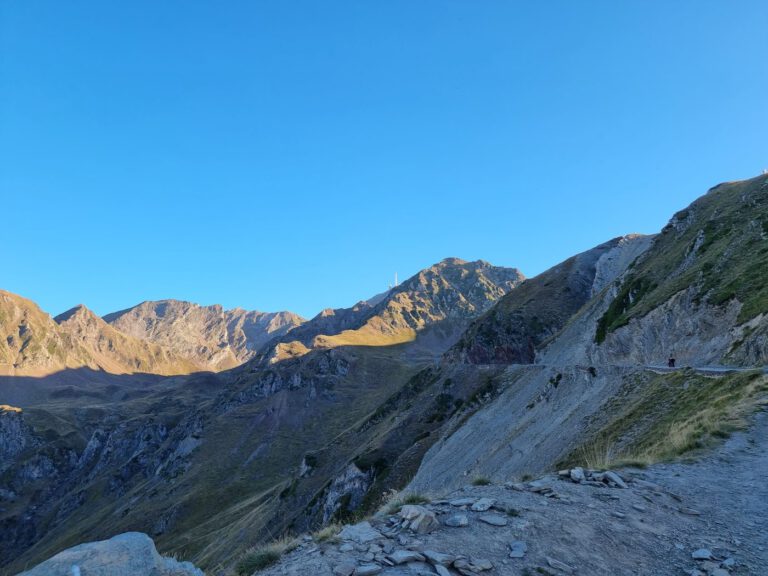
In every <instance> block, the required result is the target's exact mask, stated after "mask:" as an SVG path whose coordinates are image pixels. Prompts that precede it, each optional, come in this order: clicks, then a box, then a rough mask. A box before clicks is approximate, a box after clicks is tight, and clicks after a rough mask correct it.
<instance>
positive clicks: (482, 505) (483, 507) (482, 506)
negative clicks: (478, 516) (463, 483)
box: [472, 498, 496, 512]
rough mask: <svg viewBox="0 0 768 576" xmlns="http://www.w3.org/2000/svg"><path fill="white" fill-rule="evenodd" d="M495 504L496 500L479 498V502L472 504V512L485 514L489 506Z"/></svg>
mask: <svg viewBox="0 0 768 576" xmlns="http://www.w3.org/2000/svg"><path fill="white" fill-rule="evenodd" d="M495 503H496V500H494V499H493V498H480V500H478V501H477V502H475V503H474V504H472V510H473V511H475V512H486V511H487V510H490V509H491V506H493V505H494V504H495Z"/></svg>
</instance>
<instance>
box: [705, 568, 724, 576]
mask: <svg viewBox="0 0 768 576" xmlns="http://www.w3.org/2000/svg"><path fill="white" fill-rule="evenodd" d="M709 576H729V572H728V570H726V569H725V568H715V569H714V570H712V571H711V572H710V573H709Z"/></svg>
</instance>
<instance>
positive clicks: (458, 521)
mask: <svg viewBox="0 0 768 576" xmlns="http://www.w3.org/2000/svg"><path fill="white" fill-rule="evenodd" d="M443 524H445V525H446V526H450V527H452V528H462V527H464V526H467V525H468V524H469V518H467V515H466V514H452V515H451V516H448V518H446V519H445V521H444V522H443Z"/></svg>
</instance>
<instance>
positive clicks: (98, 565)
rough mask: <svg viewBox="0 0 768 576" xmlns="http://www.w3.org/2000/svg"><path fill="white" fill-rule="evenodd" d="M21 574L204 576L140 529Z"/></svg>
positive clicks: (74, 550) (90, 544) (63, 554)
mask: <svg viewBox="0 0 768 576" xmlns="http://www.w3.org/2000/svg"><path fill="white" fill-rule="evenodd" d="M19 576H204V574H203V572H202V571H201V570H200V569H198V568H196V567H195V566H194V565H193V564H191V563H190V562H178V561H176V560H174V559H172V558H165V557H163V556H160V554H158V552H157V549H156V548H155V543H154V542H152V539H151V538H150V537H149V536H147V535H146V534H142V533H141V532H126V533H125V534H119V535H117V536H115V537H113V538H110V539H109V540H101V541H99V542H87V543H85V544H80V545H78V546H75V547H73V548H68V549H66V550H64V551H63V552H59V553H58V554H56V556H54V557H53V558H50V559H48V560H46V561H45V562H43V563H42V564H38V565H37V566H35V567H34V568H32V569H31V570H28V571H27V572H22V573H21V574H20V575H19Z"/></svg>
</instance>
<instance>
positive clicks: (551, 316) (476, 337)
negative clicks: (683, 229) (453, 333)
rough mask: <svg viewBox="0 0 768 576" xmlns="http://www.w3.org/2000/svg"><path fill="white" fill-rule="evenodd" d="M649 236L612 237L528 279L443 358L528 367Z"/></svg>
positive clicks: (645, 246)
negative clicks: (542, 347)
mask: <svg viewBox="0 0 768 576" xmlns="http://www.w3.org/2000/svg"><path fill="white" fill-rule="evenodd" d="M651 240H652V237H651V236H641V235H637V234H634V235H630V236H623V237H621V238H615V239H613V240H611V241H609V242H606V243H604V244H601V245H599V246H597V247H595V248H593V249H591V250H588V251H586V252H582V253H581V254H578V255H576V256H573V257H571V258H569V259H568V260H566V261H564V262H562V263H560V264H558V265H557V266H554V267H553V268H550V269H549V270H547V271H546V272H543V273H541V274H539V275H538V276H536V277H534V278H529V279H528V280H526V281H525V282H523V283H522V284H521V285H520V286H518V287H516V288H515V289H513V290H511V291H510V292H509V294H507V295H506V296H504V297H503V298H502V299H501V300H500V301H499V302H498V303H497V304H496V305H495V306H494V307H493V308H492V309H491V310H490V311H489V312H487V313H486V314H484V315H483V316H481V317H480V318H478V319H477V320H475V321H474V322H473V323H472V324H471V325H470V326H469V328H468V329H467V331H466V332H465V333H464V335H463V336H462V337H461V339H460V340H459V341H458V342H457V343H456V345H455V346H454V347H453V348H452V349H451V350H449V351H448V352H447V353H446V356H445V358H446V360H447V361H449V362H467V363H471V364H530V363H532V362H533V361H534V360H535V358H536V354H537V351H538V349H539V347H540V346H541V345H542V343H543V342H545V341H546V340H547V339H549V338H552V337H553V336H555V335H556V334H557V333H558V332H559V331H560V330H561V329H562V328H563V326H565V324H566V323H567V322H568V320H569V319H570V318H571V317H572V316H573V315H574V314H576V312H578V311H579V309H580V308H581V307H582V306H584V305H585V304H586V303H587V302H588V301H589V300H590V299H591V298H592V297H593V296H595V294H597V293H599V292H600V291H601V290H602V289H603V288H604V287H605V286H606V285H607V284H609V283H611V282H613V281H614V280H615V279H616V278H617V277H618V276H620V275H621V274H623V273H624V272H625V270H626V269H627V267H628V266H629V265H630V263H631V262H632V261H634V260H635V259H636V258H637V257H638V256H639V255H640V254H642V253H643V252H644V251H645V250H647V249H648V246H649V245H650V243H651Z"/></svg>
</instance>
